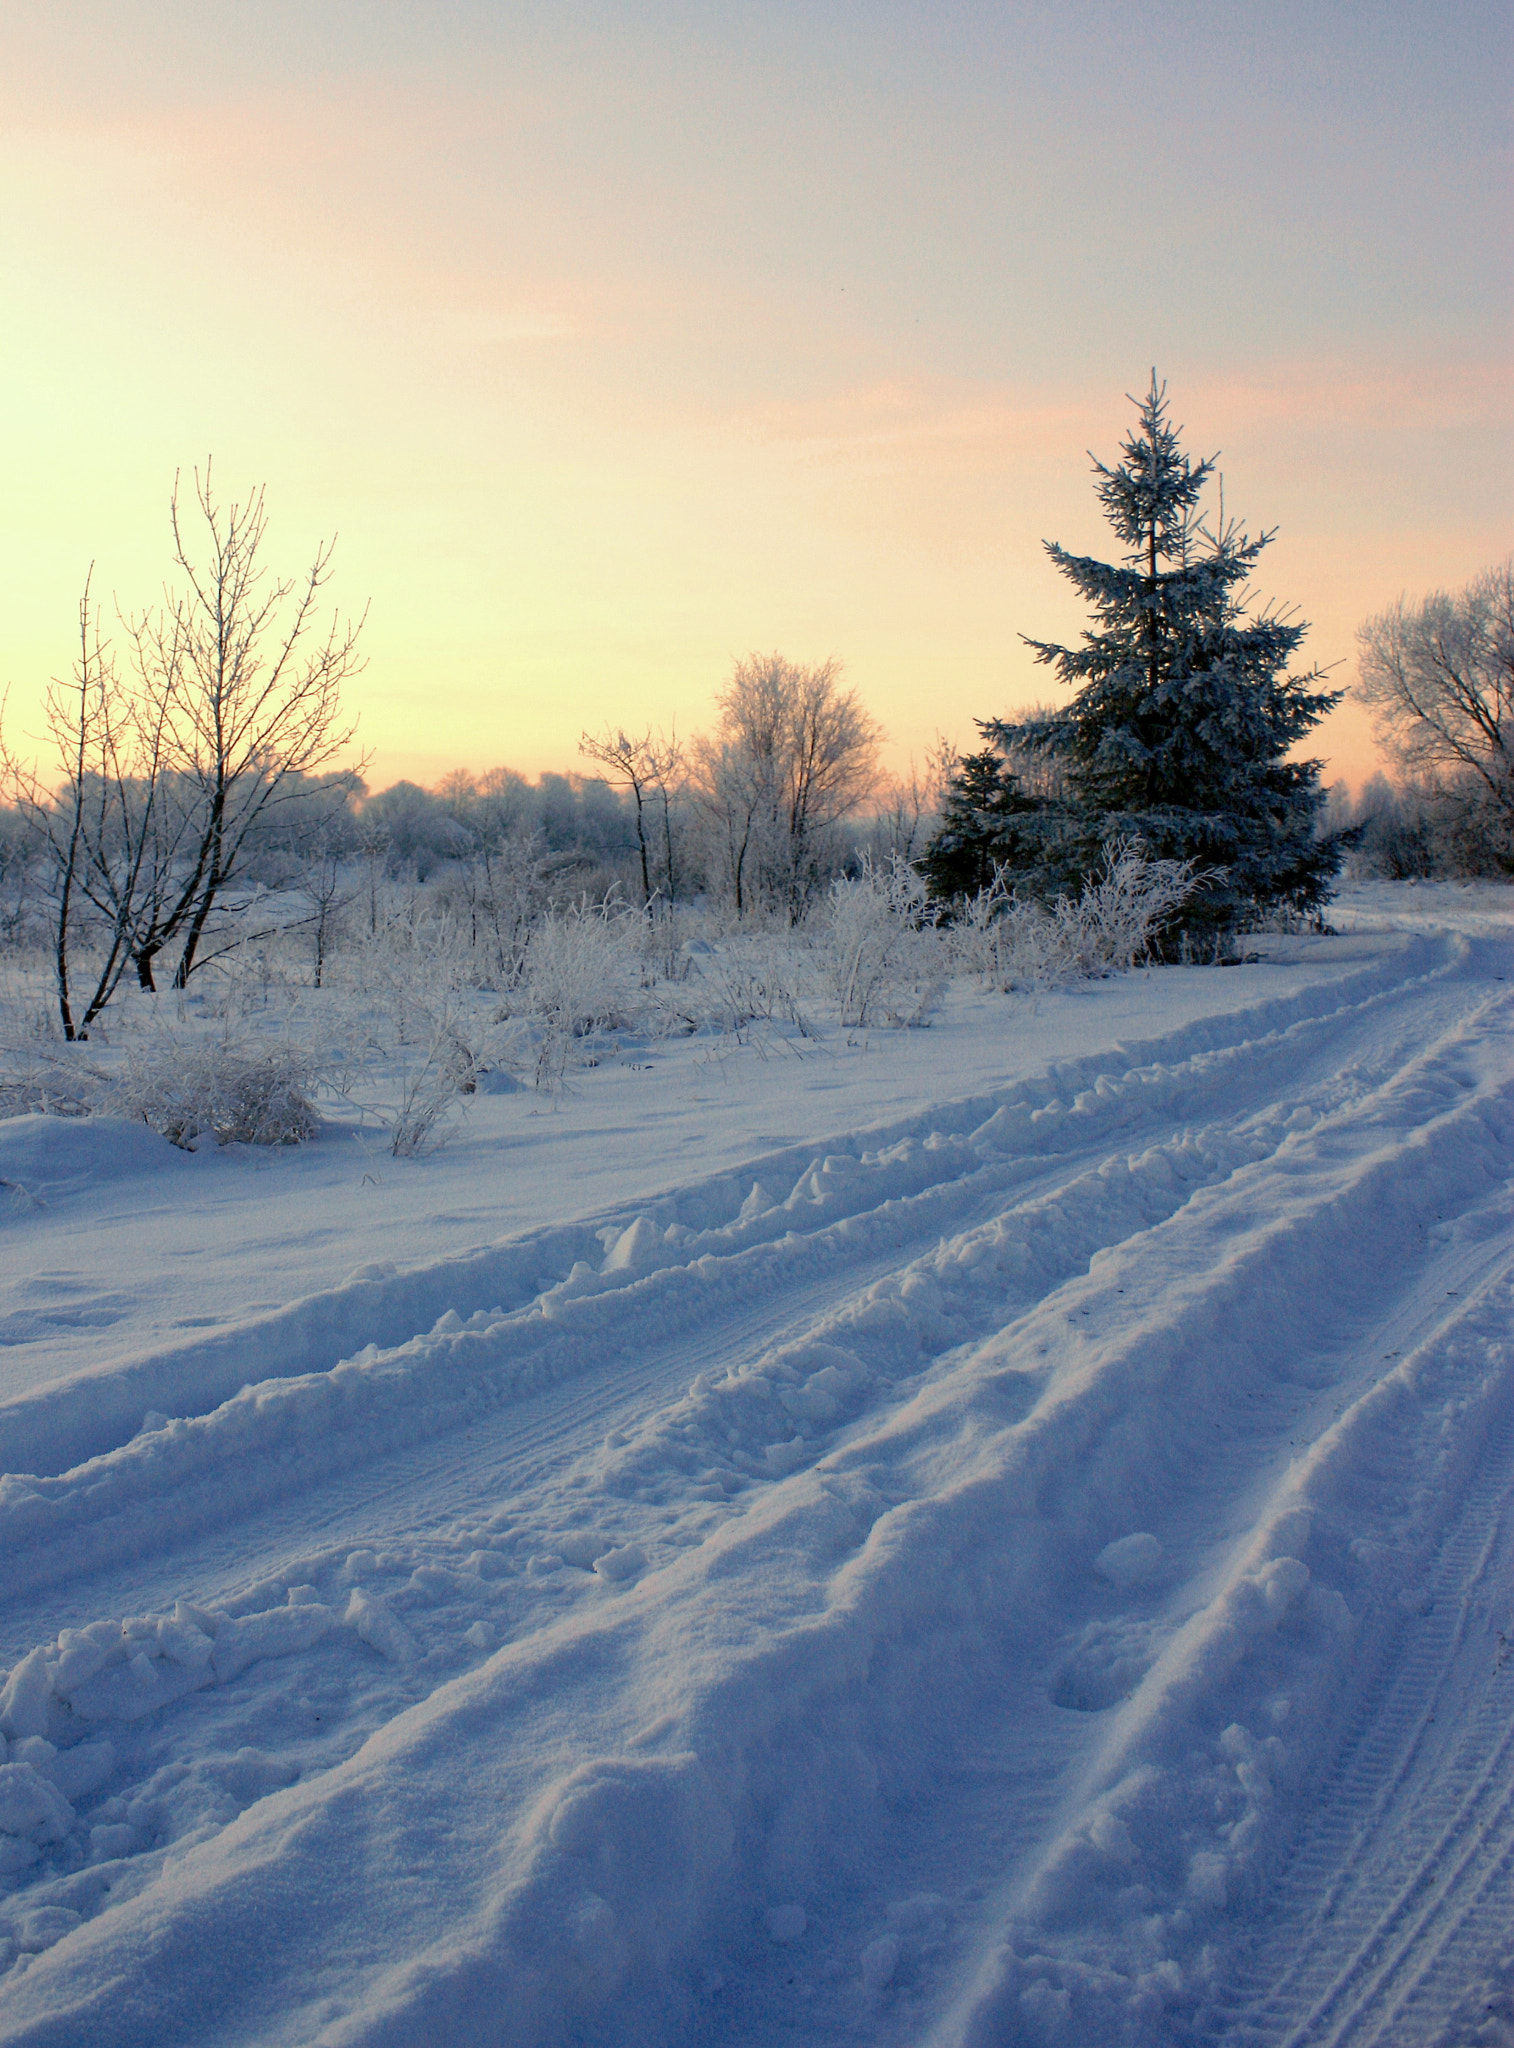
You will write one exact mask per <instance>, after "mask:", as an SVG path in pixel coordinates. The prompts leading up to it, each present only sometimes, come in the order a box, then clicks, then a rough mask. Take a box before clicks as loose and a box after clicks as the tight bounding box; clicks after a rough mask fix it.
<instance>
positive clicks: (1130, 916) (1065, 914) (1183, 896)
mask: <svg viewBox="0 0 1514 2048" xmlns="http://www.w3.org/2000/svg"><path fill="white" fill-rule="evenodd" d="M1209 878H1210V877H1209V871H1206V872H1205V873H1204V874H1200V873H1199V871H1198V863H1197V862H1196V861H1191V860H1149V859H1148V858H1147V857H1146V855H1145V854H1143V853H1142V852H1141V851H1140V849H1139V848H1138V847H1136V846H1134V845H1132V844H1131V842H1130V841H1129V840H1116V841H1115V842H1114V843H1113V844H1112V845H1111V846H1110V847H1109V848H1108V850H1107V851H1106V853H1105V855H1104V866H1103V869H1102V870H1101V872H1100V873H1099V874H1098V875H1097V876H1095V877H1093V878H1092V879H1091V880H1090V881H1088V882H1086V883H1085V884H1084V887H1083V893H1082V895H1081V896H1080V897H1079V898H1078V900H1077V902H1076V903H1069V902H1066V901H1063V902H1061V903H1059V904H1058V905H1057V913H1056V914H1057V921H1058V923H1059V924H1060V925H1061V926H1062V928H1063V931H1064V935H1065V942H1066V944H1067V947H1068V950H1069V953H1070V954H1071V955H1072V957H1073V958H1074V959H1075V961H1076V962H1077V967H1076V970H1075V971H1077V972H1079V973H1082V974H1111V973H1113V974H1122V973H1124V972H1125V971H1126V969H1128V968H1130V967H1133V966H1134V965H1135V963H1136V961H1137V960H1140V959H1142V958H1144V956H1145V955H1146V953H1147V952H1148V951H1149V950H1150V948H1151V944H1152V941H1153V940H1154V939H1155V937H1156V936H1157V933H1158V932H1159V931H1160V929H1161V927H1162V926H1163V925H1164V924H1165V923H1166V922H1167V920H1168V919H1169V918H1170V917H1171V916H1172V914H1173V912H1174V911H1176V910H1180V909H1181V908H1182V906H1183V905H1184V904H1185V903H1186V902H1187V901H1188V899H1189V897H1190V896H1191V895H1192V894H1193V892H1194V890H1195V889H1196V888H1197V887H1198V886H1199V884H1200V883H1201V882H1202V881H1205V880H1207V879H1209Z"/></svg>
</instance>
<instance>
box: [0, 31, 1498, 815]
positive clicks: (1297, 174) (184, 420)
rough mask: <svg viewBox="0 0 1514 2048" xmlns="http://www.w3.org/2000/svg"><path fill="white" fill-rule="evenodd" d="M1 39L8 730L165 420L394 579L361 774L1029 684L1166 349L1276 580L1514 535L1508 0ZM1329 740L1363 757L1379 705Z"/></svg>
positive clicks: (1014, 692)
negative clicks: (777, 704) (648, 727)
mask: <svg viewBox="0 0 1514 2048" xmlns="http://www.w3.org/2000/svg"><path fill="white" fill-rule="evenodd" d="M0 20H3V24H4V43H5V52H6V54H5V61H4V63H3V65H0V117H3V139H0V150H3V157H0V175H3V191H4V202H3V205H0V277H3V303H4V318H3V321H0V350H3V362H4V390H5V399H6V403H5V409H4V430H3V439H0V446H3V449H4V470H3V474H4V479H5V487H4V489H3V491H0V529H3V532H0V683H4V682H6V681H8V682H9V684H10V706H9V711H8V714H7V732H8V735H9V737H10V739H11V742H12V744H13V745H17V744H24V738H25V735H26V734H27V733H29V732H34V731H35V730H36V728H37V705H38V701H39V698H40V693H41V689H42V686H43V685H44V683H45V681H46V679H47V677H48V676H49V674H52V673H56V672H60V671H63V670H66V667H67V664H68V660H69V652H70V650H69V636H70V631H71V625H72V618H73V613H74V609H75V606H76V603H77V596H78V591H79V588H80V585H81V583H82V580H83V576H84V573H85V571H86V569H87V568H88V566H89V564H90V563H91V561H93V562H95V563H96V564H97V567H96V570H95V576H96V587H97V589H99V590H103V591H106V592H115V593H118V594H119V597H120V599H121V602H122V603H123V605H125V606H128V607H130V606H138V607H139V606H141V605H142V604H144V603H146V602H148V601H150V600H151V599H152V598H153V596H154V595H155V593H156V592H157V591H158V589H159V588H160V585H161V581H162V577H163V574H164V572H165V568H166V546H165V541H166V506H167V499H168V493H169V488H170V485H171V482H172V478H173V474H174V471H175V469H176V468H178V467H180V466H181V465H182V466H183V467H184V468H185V469H188V468H190V467H192V466H193V465H194V464H195V463H196V462H197V461H203V459H204V457H205V455H206V454H207V452H212V451H213V453H214V456H215V463H216V470H217V474H218V476H219V477H220V478H221V479H222V480H223V482H224V484H225V487H226V488H227V490H228V491H232V492H235V491H241V490H245V489H246V487H247V486H248V485H250V484H252V483H255V482H258V481H262V482H266V484H267V487H268V502H269V509H270V515H271V532H270V557H271V559H272V560H274V561H275V562H276V563H277V564H278V565H280V566H282V567H287V568H290V569H297V568H299V567H300V566H301V565H302V564H303V562H304V560H305V559H306V558H307V557H308V555H309V553H310V552H311V550H312V548H313V546H314V544H315V542H316V541H317V540H318V539H319V538H320V537H322V536H325V535H330V534H332V533H335V534H337V535H338V536H339V538H338V544H337V554H336V564H335V567H336V576H335V581H334V584H333V589H334V591H335V593H336V595H337V597H338V598H339V600H340V601H341V603H342V604H343V605H344V607H346V608H348V609H351V610H354V611H356V610H360V609H361V608H362V606H363V605H364V604H365V603H371V609H370V613H369V622H368V626H367V629H366V635H365V645H366V649H367V653H368V657H369V659H368V667H367V670H366V672H365V674H364V675H363V676H362V678H361V679H360V680H359V682H358V683H356V684H355V685H354V686H353V689H352V703H353V706H354V708H355V709H356V710H357V712H358V713H359V715H360V719H361V742H362V744H363V745H364V746H365V747H366V748H367V749H368V750H369V752H370V753H371V756H372V766H371V769H370V780H371V782H372V783H373V784H374V785H375V786H381V785H383V784H385V783H388V782H391V781H393V780H394V779H395V778H396V777H398V776H401V775H407V776H411V777H414V778H416V779H418V780H422V781H432V780H434V779H436V778H437V777H438V776H440V775H441V774H444V773H445V772H447V771H448V770H449V769H451V768H454V767H459V766H462V767H469V768H475V769H478V768H486V767H489V766H491V765H495V764H498V763H505V764H509V765H511V766H514V767H517V768H520V769H522V770H524V771H526V772H530V773H535V772H537V771H539V770H541V769H543V768H570V767H575V766H579V765H581V764H580V763H579V762H578V760H577V753H576V750H577V744H578V738H579V733H580V730H581V729H582V728H583V727H585V726H589V727H593V726H598V725H600V724H603V723H604V722H606V721H611V720H613V721H616V722H621V723H626V724H635V725H641V724H646V723H663V724H666V723H668V722H670V721H672V720H675V719H676V721H677V724H678V727H679V729H680V730H682V731H688V730H690V729H692V728H695V727H697V726H699V725H700V724H702V723H704V722H706V721H707V720H708V718H709V715H710V699H711V695H712V693H713V691H714V690H715V689H716V688H718V687H719V685H720V683H721V682H722V680H723V679H724V677H725V675H726V674H727V673H728V671H729V668H730V665H731V662H732V660H733V658H734V657H736V656H739V655H741V654H744V653H747V652H749V651H751V650H754V649H764V650H767V649H778V650H780V651H782V652H784V653H786V654H788V655H789V656H791V657H792V658H793V659H795V660H802V661H809V660H820V659H823V658H825V657H827V656H830V655H836V656H839V657H840V658H841V659H842V660H843V661H844V662H845V664H846V667H847V672H848V676H849V679H850V680H851V681H852V682H853V683H854V684H855V685H856V686H857V688H858V689H859V691H860V692H861V693H862V695H863V696H864V698H865V699H866V701H867V702H868V704H869V706H870V707H871V708H872V709H873V711H874V712H875V714H876V715H877V716H878V717H879V718H880V719H881V720H882V721H883V723H884V725H885V727H886V728H887V731H888V734H889V737H890V757H891V759H892V760H893V761H895V762H898V763H902V761H903V760H904V759H905V758H906V757H907V756H909V755H910V754H911V753H914V754H916V755H920V754H922V753H923V751H924V750H925V748H926V747H928V745H929V744H930V741H931V739H932V736H933V735H934V734H935V733H937V732H938V731H941V732H945V733H946V734H947V735H949V736H951V737H952V738H954V739H955V740H957V741H958V742H959V743H965V742H967V741H968V740H970V739H971V738H972V736H973V734H972V719H973V718H974V717H975V716H980V717H981V716H987V715H990V714H994V713H1001V712H1003V711H1006V710H1008V709H1010V708H1012V707H1014V706H1016V705H1019V704H1023V703H1026V702H1028V701H1031V700H1033V699H1035V698H1037V697H1045V696H1047V695H1048V694H1049V691H1050V685H1049V679H1048V678H1047V677H1046V675H1045V672H1044V671H1041V670H1038V669H1037V668H1035V667H1034V665H1033V664H1032V662H1031V660H1030V657H1029V655H1028V653H1027V652H1026V650H1025V649H1024V647H1023V646H1022V644H1021V641H1020V639H1019V635H1020V634H1022V633H1030V634H1034V635H1036V636H1038V637H1043V638H1045V637H1058V636H1061V637H1066V636H1072V635H1076V633H1077V631H1078V630H1079V627H1080V624H1081V618H1080V614H1079V612H1078V610H1077V607H1076V601H1075V600H1074V599H1073V598H1072V596H1071V593H1070V592H1069V591H1068V590H1067V589H1066V587H1065V586H1064V585H1063V584H1062V583H1061V581H1060V579H1058V578H1057V576H1056V575H1055V573H1054V572H1053V571H1052V570H1051V569H1050V568H1049V565H1048V564H1047V562H1046V561H1045V558H1044V556H1043V553H1042V549H1041V545H1040V544H1041V541H1042V539H1043V538H1054V539H1057V540H1060V541H1062V542H1064V543H1065V544H1067V545H1068V546H1070V547H1072V548H1074V549H1076V550H1079V551H1088V552H1097V551H1101V550H1102V549H1103V547H1104V543H1105V540H1106V538H1107V533H1106V529H1105V528H1104V527H1103V526H1102V524H1101V522H1100V520H1099V517H1098V512H1097V508H1096V505H1095V502H1094V499H1093V496H1092V493H1091V490H1090V488H1089V477H1088V458H1087V453H1086V451H1087V450H1089V449H1093V450H1095V451H1096V452H1098V453H1100V454H1106V455H1107V454H1110V453H1112V452H1113V450H1114V448H1115V445H1116V443H1117V441H1118V438H1119V436H1120V434H1121V433H1122V432H1123V430H1124V428H1125V425H1126V423H1127V420H1128V418H1129V416H1130V415H1129V407H1128V405H1127V403H1126V400H1125V394H1126V393H1127V392H1129V391H1132V390H1135V389H1137V388H1138V387H1141V386H1143V385H1144V384H1145V382H1146V379H1147V377H1148V375H1149V372H1150V368H1151V366H1152V365H1153V364H1154V365H1156V366H1157V368H1158V369H1159V371H1160V373H1161V374H1162V375H1163V376H1164V377H1165V378H1167V380H1168V382H1169V385H1170V389H1171V394H1172V399H1173V404H1174V411H1175V415H1176V417H1177V419H1179V420H1180V421H1182V422H1183V423H1184V424H1185V425H1186V427H1187V430H1188V434H1187V439H1188V444H1189V445H1190V447H1191V448H1192V449H1193V451H1194V452H1195V453H1203V454H1210V453H1213V452H1215V451H1216V450H1218V451H1220V452H1221V468H1222V470H1223V472H1224V477H1225V493H1226V507H1227V510H1228V511H1231V512H1234V513H1238V514H1240V515H1241V516H1243V517H1244V518H1245V519H1246V520H1247V522H1248V523H1250V524H1251V525H1252V526H1253V527H1257V526H1276V527H1277V528H1278V539H1277V541H1276V544H1275V545H1274V547H1273V548H1272V550H1271V551H1270V553H1269V554H1268V555H1267V556H1266V557H1265V559H1264V561H1263V563H1262V564H1261V571H1260V575H1259V577H1258V590H1259V593H1260V594H1261V595H1265V596H1268V597H1271V598H1275V599H1278V600H1281V601H1282V602H1284V603H1285V604H1287V605H1289V606H1292V607H1294V608H1296V610H1297V612H1298V613H1299V614H1300V615H1301V616H1303V617H1304V618H1306V619H1308V620H1310V621H1311V622H1312V626H1313V631H1312V633H1311V636H1310V639H1309V640H1308V642H1307V643H1306V652H1308V653H1309V654H1310V655H1312V657H1313V658H1314V659H1315V660H1316V661H1319V662H1322V663H1339V664H1341V665H1340V667H1338V668H1337V669H1336V671H1335V680H1337V681H1341V682H1345V681H1349V679H1350V676H1351V672H1352V671H1351V653H1352V643H1353V633H1354V629H1355V627H1356V625H1357V623H1358V622H1359V621H1360V620H1361V619H1362V618H1363V617H1364V616H1365V615H1366V614H1368V613H1370V612H1372V611H1374V610H1377V609H1379V608H1380V607H1381V606H1383V605H1384V604H1386V603H1388V602H1390V601H1391V600H1392V599H1393V598H1395V597H1396V596H1397V595H1399V593H1400V592H1408V593H1410V594H1417V593H1420V592H1423V591H1425V590H1427V589H1429V588H1432V587H1434V586H1436V585H1444V584H1456V583H1459V582H1461V581H1463V580H1464V579H1465V578H1466V577H1467V576H1469V575H1470V574H1472V573H1473V572H1474V571H1475V570H1477V569H1479V568H1481V567H1483V566H1485V565H1487V564H1488V563H1490V562H1493V561H1496V560H1499V559H1501V558H1502V557H1503V556H1504V555H1506V554H1507V553H1508V552H1509V549H1510V547H1511V544H1514V539H1511V528H1514V521H1511V518H1510V513H1511V500H1510V494H1509V486H1508V479H1509V475H1510V455H1511V452H1514V451H1511V438H1514V436H1511V431H1510V430H1511V411H1514V408H1511V403H1510V377H1509V351H1508V342H1509V330H1508V316H1509V311H1510V291H1509V282H1510V280H1509V266H1508V250H1509V248H1510V246H1511V244H1510V240H1509V228H1510V219H1509V203H1508V197H1509V191H1510V181H1509V175H1508V173H1509V155H1508V132H1507V129H1508V122H1507V114H1508V102H1509V87H1510V82H1511V75H1514V66H1511V63H1510V56H1511V32H1510V17H1509V15H1508V12H1507V9H1506V7H1505V6H1504V5H1503V4H1502V0H1497V4H1495V0H1466V4H1459V0H1439V4H1434V5H1431V4H1408V0H1273V4H1271V5H1268V6H1265V7H1258V6H1256V5H1254V4H1252V0H1246V4H1236V0H1208V4H1205V5H1203V6H1200V5H1197V4H1194V0H1170V4H1146V5H1140V4H1129V0H1127V4H1124V5H1116V4H1106V0H1055V4H1053V0H1038V4H1010V0H1005V4H998V5H993V4H967V0H931V4H929V5H927V4H923V0H909V4H906V0H867V4H862V0H804V4H799V0H746V4H743V0H638V4H635V5H632V4H626V0H622V4H613V0H530V4H527V5H518V6H510V5H507V4H503V0H492V4H483V0H435V4H430V5H425V6H422V5H418V4H399V0H241V4H228V0H103V4H85V0H47V4H46V5H45V6H41V5H37V4H35V0H32V4H28V5H26V6H21V5H15V4H6V5H4V6H3V8H0ZM1319 750H1320V751H1321V752H1323V753H1325V754H1326V756H1327V757H1328V761H1329V769H1330V773H1331V775H1332V776H1334V775H1338V774H1345V775H1348V776H1350V777H1351V778H1352V779H1360V778H1361V777H1362V776H1364V775H1365V774H1366V773H1368V772H1370V769H1371V767H1372V765H1373V759H1372V755H1371V751H1370V743H1369V736H1368V730H1367V727H1366V725H1365V722H1364V720H1363V719H1362V717H1361V715H1360V714H1359V713H1357V712H1355V711H1354V710H1352V709H1350V708H1349V707H1347V708H1344V709H1343V710H1341V711H1340V712H1338V713H1336V714H1334V715H1333V717H1332V718H1331V720H1330V721H1329V723H1328V724H1327V726H1326V727H1324V728H1322V738H1321V739H1320V741H1319Z"/></svg>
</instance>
